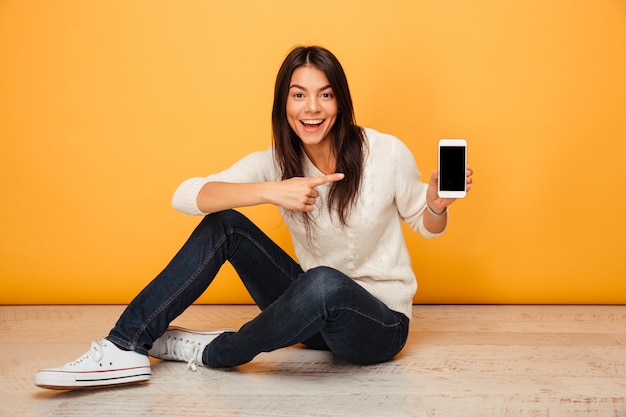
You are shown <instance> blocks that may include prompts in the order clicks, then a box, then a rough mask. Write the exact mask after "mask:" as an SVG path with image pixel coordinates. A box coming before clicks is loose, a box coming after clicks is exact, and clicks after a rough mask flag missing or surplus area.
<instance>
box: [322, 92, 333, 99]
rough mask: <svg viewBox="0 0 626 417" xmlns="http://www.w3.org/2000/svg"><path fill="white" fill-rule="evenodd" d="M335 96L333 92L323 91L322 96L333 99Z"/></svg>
mask: <svg viewBox="0 0 626 417" xmlns="http://www.w3.org/2000/svg"><path fill="white" fill-rule="evenodd" d="M333 97H335V96H334V95H333V93H322V98H326V99H332V98H333Z"/></svg>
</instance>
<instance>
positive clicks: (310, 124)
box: [300, 119, 324, 127]
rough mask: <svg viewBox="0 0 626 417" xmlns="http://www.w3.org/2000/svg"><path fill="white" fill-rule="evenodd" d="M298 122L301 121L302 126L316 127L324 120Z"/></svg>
mask: <svg viewBox="0 0 626 417" xmlns="http://www.w3.org/2000/svg"><path fill="white" fill-rule="evenodd" d="M300 123H302V124H303V125H304V127H318V126H320V125H321V124H322V123H324V120H319V119H311V120H300Z"/></svg>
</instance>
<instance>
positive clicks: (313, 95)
mask: <svg viewBox="0 0 626 417" xmlns="http://www.w3.org/2000/svg"><path fill="white" fill-rule="evenodd" d="M337 110H338V109H337V100H336V99H335V95H334V93H333V89H332V88H331V86H330V83H329V82H328V78H327V77H326V74H325V73H324V72H323V71H322V70H320V69H319V68H317V67H315V66H302V67H298V68H297V69H296V70H295V71H294V72H293V74H292V75H291V82H290V83H289V96H288V97H287V121H288V122H289V125H290V126H291V128H292V129H293V130H294V132H296V134H297V135H298V137H299V138H300V140H301V141H302V143H303V145H304V146H305V148H306V147H311V148H316V147H320V146H328V145H330V140H331V137H330V132H331V130H332V127H333V125H334V124H335V120H336V119H337Z"/></svg>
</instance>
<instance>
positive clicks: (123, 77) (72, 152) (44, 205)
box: [0, 0, 626, 304]
mask: <svg viewBox="0 0 626 417" xmlns="http://www.w3.org/2000/svg"><path fill="white" fill-rule="evenodd" d="M298 44H321V45H323V46H326V47H328V48H329V49H331V50H332V51H334V52H335V53H336V55H337V56H338V57H339V59H340V60H341V61H342V63H343V64H344V67H345V70H346V72H347V74H348V78H349V80H350V83H351V88H352V92H353V95H354V100H355V106H356V111H357V120H358V122H359V123H360V124H362V125H366V126H370V127H374V128H376V129H378V130H382V131H385V132H388V133H392V134H395V135H396V136H398V137H400V138H401V139H403V140H404V141H405V142H406V143H407V144H408V146H409V147H410V148H411V149H412V151H413V153H414V155H415V158H416V160H417V162H418V165H419V166H420V168H421V170H422V173H423V174H424V176H425V178H426V176H427V174H429V173H430V172H431V170H432V169H433V168H434V167H435V165H436V143H437V140H438V139H439V138H441V137H465V138H467V140H468V142H469V146H470V150H469V152H470V154H469V155H470V162H471V165H472V166H473V167H474V168H475V171H476V175H475V188H474V190H472V192H471V193H470V196H469V198H468V199H467V200H465V201H460V202H457V203H456V204H455V205H454V206H453V207H452V208H451V224H450V228H449V231H448V232H447V234H446V235H445V236H444V237H442V238H440V239H437V240H425V239H423V238H421V237H420V236H416V235H413V234H411V233H408V232H407V239H408V242H409V244H410V248H411V252H412V256H413V260H414V267H415V270H416V273H417V275H418V278H419V283H420V290H419V291H418V294H417V296H416V299H415V300H416V302H419V303H624V302H626V279H625V278H626V259H625V254H626V216H625V213H626V158H625V156H626V122H625V120H626V82H625V79H626V2H624V1H623V0H598V1H586V0H573V1H572V0H555V1H543V0H530V1H496V0H482V1H480V0H477V1H464V0H443V1H413V0H402V1H401V0H390V1H385V2H381V1H370V0H366V1H363V0H350V1H346V0H320V1H317V2H315V3H313V4H311V3H303V2H294V1H291V0H275V1H271V2H270V1H267V2H266V1H253V0H244V1H233V2H230V1H220V2H217V1H206V0H202V1H200V0H198V1H191V0H185V1H176V2H174V1H127V0H117V1H110V0H90V1H83V0H75V1H67V0H58V1H19V0H3V1H1V2H0V140H1V144H2V147H1V153H0V173H1V178H2V185H1V190H2V191H1V195H2V204H1V205H0V236H1V237H0V257H1V265H0V280H1V285H2V286H1V290H0V303H3V304H7V303H18V304H19V303H126V302H128V301H129V300H130V299H131V297H132V296H133V295H134V294H135V293H136V292H137V291H139V290H140V289H141V288H142V287H143V286H144V285H145V284H146V283H147V282H148V281H149V280H150V279H151V278H152V277H153V276H154V275H155V274H156V273H157V272H158V271H159V270H160V269H161V268H162V267H163V266H164V265H165V263H166V262H167V261H168V260H169V259H170V258H171V256H172V255H173V254H174V252H175V251H176V250H177V249H178V247H179V246H180V245H181V244H182V242H183V240H184V239H185V237H186V236H187V235H188V234H189V233H190V231H191V229H192V228H193V227H194V225H195V224H196V223H197V222H198V220H199V219H198V218H194V217H188V216H185V215H182V214H179V213H177V212H175V211H174V210H173V209H171V208H170V205H169V204H170V196H171V193H172V191H173V190H174V188H175V187H176V186H177V185H178V183H179V182H180V181H181V180H183V179H185V178H186V177H189V176H196V175H206V174H209V173H211V172H214V171H217V170H221V169H223V168H226V167H227V166H229V165H230V164H231V163H232V162H234V161H236V160H237V159H238V158H240V157H242V156H244V155H245V154H247V153H249V152H251V151H254V150H258V149H264V148H266V147H267V146H268V145H269V143H270V107H271V100H272V89H273V82H274V77H275V74H276V71H277V70H278V66H279V64H280V62H281V61H282V59H283V57H284V56H285V54H286V53H287V51H288V50H289V49H290V48H291V47H293V46H295V45H298ZM245 212H246V213H247V214H249V215H250V216H252V218H253V219H254V220H255V221H257V222H258V223H259V224H260V225H261V226H262V228H263V229H264V230H266V232H267V233H269V234H270V235H271V236H273V237H274V238H275V239H277V240H278V241H279V242H280V243H281V244H283V245H285V246H286V247H287V248H288V249H289V250H291V247H290V244H289V239H288V232H287V230H286V228H285V227H284V226H282V225H281V223H280V218H279V216H278V214H277V210H276V209H275V208H273V207H257V208H252V209H247V210H245ZM201 301H202V302H248V301H250V299H249V298H248V296H247V295H246V294H245V292H244V290H243V287H242V286H241V284H240V283H239V282H238V280H237V279H236V277H235V275H234V273H233V272H232V270H230V269H225V270H224V272H223V273H221V274H220V276H219V277H218V279H217V282H216V285H215V287H213V288H211V289H210V290H209V291H208V292H207V293H206V294H205V295H204V296H203V297H202V298H201Z"/></svg>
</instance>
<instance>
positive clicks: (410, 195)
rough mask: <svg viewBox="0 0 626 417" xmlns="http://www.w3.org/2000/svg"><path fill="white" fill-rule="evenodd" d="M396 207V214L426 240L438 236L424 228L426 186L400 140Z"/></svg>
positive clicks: (397, 158) (413, 160)
mask: <svg viewBox="0 0 626 417" xmlns="http://www.w3.org/2000/svg"><path fill="white" fill-rule="evenodd" d="M396 145H397V146H396V164H395V168H396V175H395V186H396V195H395V199H396V205H397V207H398V212H399V213H400V215H401V216H402V218H403V219H404V221H405V222H406V223H408V224H409V226H411V228H412V229H413V230H414V231H416V232H419V233H420V234H421V235H422V236H424V237H426V238H433V237H437V236H440V235H441V234H442V233H443V232H444V231H445V229H444V230H443V231H441V232H440V233H432V232H430V231H429V230H428V229H426V227H424V212H425V211H426V190H427V189H428V184H425V183H423V182H422V181H421V176H420V172H419V169H418V168H417V164H416V163H415V159H414V158H413V154H412V153H411V151H410V150H409V148H408V147H407V146H406V145H405V144H404V143H403V142H402V141H400V140H398V141H397V142H396Z"/></svg>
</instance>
